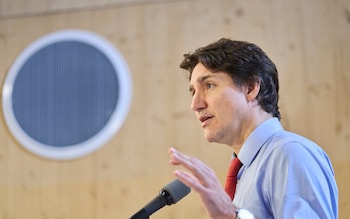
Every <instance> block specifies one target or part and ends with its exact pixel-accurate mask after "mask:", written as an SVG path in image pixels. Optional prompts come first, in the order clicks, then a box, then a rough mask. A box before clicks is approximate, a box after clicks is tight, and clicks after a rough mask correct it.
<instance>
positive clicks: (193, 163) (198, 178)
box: [169, 148, 236, 219]
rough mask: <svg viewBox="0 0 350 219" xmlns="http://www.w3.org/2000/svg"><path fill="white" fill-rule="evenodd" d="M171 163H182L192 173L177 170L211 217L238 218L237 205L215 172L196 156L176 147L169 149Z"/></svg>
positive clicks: (177, 175)
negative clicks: (182, 151)
mask: <svg viewBox="0 0 350 219" xmlns="http://www.w3.org/2000/svg"><path fill="white" fill-rule="evenodd" d="M169 153H170V161H169V162H170V163H171V164H173V165H181V166H183V167H184V168H186V169H187V170H189V171H190V172H191V173H192V174H190V173H188V172H185V171H181V170H175V171H174V174H175V176H176V177H177V178H178V179H179V180H180V181H181V182H183V183H184V184H186V185H187V186H189V187H191V188H192V189H193V190H194V191H196V192H197V193H198V194H199V196H200V198H201V200H202V202H203V204H204V206H205V208H206V209H207V211H208V214H209V216H210V217H211V218H213V219H214V218H215V219H224V218H231V219H234V218H236V207H235V206H234V205H233V204H232V202H231V199H230V197H229V196H228V195H227V193H226V192H225V191H224V189H223V188H222V186H221V184H220V181H219V180H218V178H217V177H216V175H215V172H214V171H213V170H212V169H211V168H210V167H208V166H207V165H205V164H204V163H203V162H202V161H200V160H199V159H198V158H196V157H191V156H188V155H185V154H183V153H181V152H179V151H177V150H175V149H174V148H170V149H169Z"/></svg>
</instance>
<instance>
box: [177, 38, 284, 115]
mask: <svg viewBox="0 0 350 219" xmlns="http://www.w3.org/2000/svg"><path fill="white" fill-rule="evenodd" d="M198 63H201V64H203V66H205V67H206V68H207V69H208V70H210V71H211V72H214V73H215V72H224V73H227V74H228V75H229V76H230V77H231V79H232V80H233V83H234V84H235V85H236V86H238V87H241V86H250V85H252V84H255V83H259V84H260V91H259V93H258V95H257V96H256V99H257V101H258V104H259V105H260V106H261V108H262V109H263V110H264V111H266V112H267V113H271V114H272V116H273V117H277V118H279V119H280V117H281V116H280V112H279V110H278V90H279V84H278V83H279V82H278V72H277V69H276V66H275V64H274V63H273V62H272V61H271V60H270V59H269V57H268V56H267V55H266V54H265V52H264V51H263V50H262V49H260V48H259V47H258V46H256V45H254V44H252V43H248V42H243V41H233V40H230V39H224V38H223V39H220V40H219V41H217V42H215V43H212V44H210V45H208V46H205V47H202V48H199V49H197V50H196V51H195V52H193V53H188V54H185V55H184V60H183V62H182V63H181V64H180V67H181V68H183V69H186V70H187V71H188V72H189V79H190V80H191V77H192V72H193V69H194V68H195V67H196V65H197V64H198Z"/></svg>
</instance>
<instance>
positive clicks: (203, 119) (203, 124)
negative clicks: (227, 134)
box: [199, 116, 213, 127]
mask: <svg viewBox="0 0 350 219" xmlns="http://www.w3.org/2000/svg"><path fill="white" fill-rule="evenodd" d="M211 118H213V117H212V116H200V117H199V121H200V122H201V124H202V127H204V126H205V125H206V124H207V123H208V120H209V119H211Z"/></svg>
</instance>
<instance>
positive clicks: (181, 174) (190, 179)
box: [174, 170, 206, 193]
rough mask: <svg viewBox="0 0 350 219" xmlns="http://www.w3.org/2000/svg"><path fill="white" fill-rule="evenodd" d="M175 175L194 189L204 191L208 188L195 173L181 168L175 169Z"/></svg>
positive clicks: (199, 191)
mask: <svg viewBox="0 0 350 219" xmlns="http://www.w3.org/2000/svg"><path fill="white" fill-rule="evenodd" d="M174 175H175V176H176V177H177V178H178V179H179V180H180V181H181V182H182V183H184V184H185V185H187V186H188V187H191V188H192V189H193V190H194V191H196V192H198V193H202V192H203V191H204V190H205V189H206V188H205V187H204V186H203V185H202V184H201V183H200V182H199V181H198V179H197V178H196V177H194V176H193V175H191V174H189V173H187V172H185V171H181V170H175V171H174Z"/></svg>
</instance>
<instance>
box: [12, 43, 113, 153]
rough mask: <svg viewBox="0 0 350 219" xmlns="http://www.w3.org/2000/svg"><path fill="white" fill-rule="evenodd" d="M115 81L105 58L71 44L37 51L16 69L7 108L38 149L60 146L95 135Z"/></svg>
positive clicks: (104, 120)
mask: <svg viewBox="0 0 350 219" xmlns="http://www.w3.org/2000/svg"><path fill="white" fill-rule="evenodd" d="M118 90H119V88H118V78H117V77H116V73H115V69H114V68H113V66H112V64H111V63H110V61H109V59H108V58H106V57H105V55H104V54H103V53H101V52H100V51H99V50H97V49H95V48H94V47H92V46H90V45H88V44H85V43H81V42H75V41H65V42H58V43H54V44H50V45H48V46H46V47H43V48H42V49H40V50H38V51H37V52H36V53H35V54H34V55H33V56H31V57H30V58H29V59H28V60H27V61H26V62H25V63H24V64H23V66H22V68H21V69H20V71H19V73H18V75H17V77H16V79H15V83H14V86H13V93H12V107H13V111H14V115H15V117H16V119H17V121H18V123H19V125H20V127H21V128H22V129H23V130H24V132H25V133H27V134H28V135H29V136H30V137H32V138H33V139H35V140H36V141H38V142H41V143H42V144H45V145H49V146H53V147H66V146H69V145H74V144H78V143H80V142H83V141H85V140H87V139H89V138H91V137H92V136H94V135H95V134H96V133H98V132H99V131H100V130H101V129H102V128H103V127H104V126H105V124H106V123H107V122H108V120H109V119H110V118H111V115H112V113H113V111H114V109H115V107H116V104H117V101H118V95H119V94H118Z"/></svg>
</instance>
